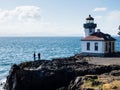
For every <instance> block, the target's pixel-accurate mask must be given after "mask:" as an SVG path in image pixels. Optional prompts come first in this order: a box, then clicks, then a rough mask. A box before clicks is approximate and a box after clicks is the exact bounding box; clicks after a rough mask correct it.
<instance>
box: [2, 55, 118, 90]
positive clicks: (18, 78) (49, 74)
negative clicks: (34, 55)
mask: <svg viewBox="0 0 120 90" xmlns="http://www.w3.org/2000/svg"><path fill="white" fill-rule="evenodd" d="M114 70H116V71H114ZM118 70H120V66H119V65H107V66H103V65H93V64H89V63H88V62H87V61H86V60H85V58H84V57H78V56H73V57H68V58H57V59H53V60H38V61H31V62H24V63H21V64H19V65H13V66H12V67H11V69H10V71H9V75H8V76H7V80H6V83H5V86H4V89H5V90H96V89H90V88H88V89H85V87H84V88H83V87H82V86H84V80H87V79H88V78H92V79H95V80H96V79H98V77H99V76H100V75H101V74H102V75H112V76H113V75H117V76H118V75H120V73H119V72H117V71H118ZM87 75H90V76H89V77H88V76H87ZM85 76H87V79H85V78H86V77H85ZM92 79H91V80H92ZM96 82H97V83H98V85H100V84H101V83H102V84H103V82H99V81H96ZM96 82H95V84H96ZM102 84H101V85H102ZM86 88H87V86H86Z"/></svg>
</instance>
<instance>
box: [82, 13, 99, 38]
mask: <svg viewBox="0 0 120 90" xmlns="http://www.w3.org/2000/svg"><path fill="white" fill-rule="evenodd" d="M96 27H97V24H94V18H93V17H91V15H89V16H88V18H86V23H85V24H84V30H85V37H86V36H89V35H91V34H93V33H95V28H96Z"/></svg>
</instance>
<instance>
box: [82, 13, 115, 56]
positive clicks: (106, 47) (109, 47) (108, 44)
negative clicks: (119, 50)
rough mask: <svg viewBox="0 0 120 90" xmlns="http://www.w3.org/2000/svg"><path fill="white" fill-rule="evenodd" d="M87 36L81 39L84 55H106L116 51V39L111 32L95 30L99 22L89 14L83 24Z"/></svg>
mask: <svg viewBox="0 0 120 90" xmlns="http://www.w3.org/2000/svg"><path fill="white" fill-rule="evenodd" d="M83 26H84V31H85V37H84V38H82V39H81V46H82V51H81V54H83V55H91V56H105V55H107V54H112V53H114V52H115V39H114V38H113V37H111V35H109V34H105V33H103V32H101V31H100V29H97V30H95V28H96V27H97V24H95V23H94V18H93V17H91V15H89V17H88V18H86V23H85V24H84V25H83Z"/></svg>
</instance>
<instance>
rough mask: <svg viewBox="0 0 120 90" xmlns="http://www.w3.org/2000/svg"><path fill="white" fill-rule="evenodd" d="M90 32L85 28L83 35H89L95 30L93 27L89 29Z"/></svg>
mask: <svg viewBox="0 0 120 90" xmlns="http://www.w3.org/2000/svg"><path fill="white" fill-rule="evenodd" d="M91 31H92V32H90V30H89V29H85V36H89V35H90V34H92V33H94V32H95V29H91Z"/></svg>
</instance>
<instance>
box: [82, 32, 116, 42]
mask: <svg viewBox="0 0 120 90" xmlns="http://www.w3.org/2000/svg"><path fill="white" fill-rule="evenodd" d="M81 40H82V41H115V40H116V39H114V38H113V37H111V35H109V34H105V33H102V32H95V33H93V34H91V35H90V36H87V37H85V38H83V39H81Z"/></svg>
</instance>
